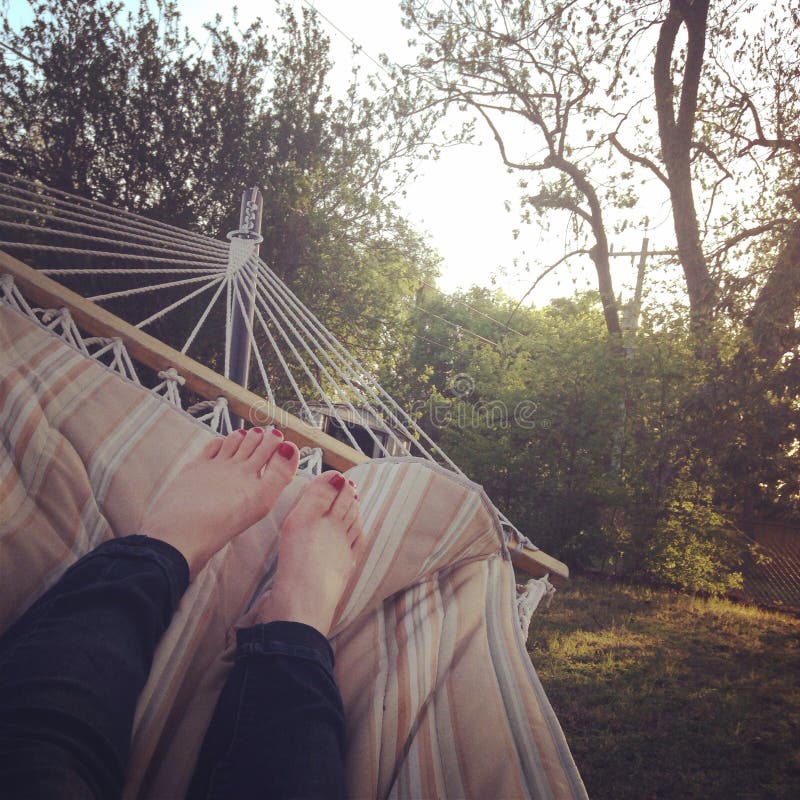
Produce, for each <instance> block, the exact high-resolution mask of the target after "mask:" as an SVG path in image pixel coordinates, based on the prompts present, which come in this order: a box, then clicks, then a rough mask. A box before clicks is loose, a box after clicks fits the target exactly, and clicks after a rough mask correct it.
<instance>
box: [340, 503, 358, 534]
mask: <svg viewBox="0 0 800 800" xmlns="http://www.w3.org/2000/svg"><path fill="white" fill-rule="evenodd" d="M358 516H359V514H358V503H356V502H354V503H351V504H350V508H348V509H347V513H346V514H345V515H344V518H343V519H342V526H343V528H344V530H345V531H347V535H348V538H349V537H350V529H351V527H354V526H355V525H356V522H357V521H358Z"/></svg>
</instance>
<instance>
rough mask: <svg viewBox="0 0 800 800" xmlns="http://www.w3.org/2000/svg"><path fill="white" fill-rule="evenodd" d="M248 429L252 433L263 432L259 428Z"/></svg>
mask: <svg viewBox="0 0 800 800" xmlns="http://www.w3.org/2000/svg"><path fill="white" fill-rule="evenodd" d="M250 430H251V431H253V433H264V431H262V430H261V428H250Z"/></svg>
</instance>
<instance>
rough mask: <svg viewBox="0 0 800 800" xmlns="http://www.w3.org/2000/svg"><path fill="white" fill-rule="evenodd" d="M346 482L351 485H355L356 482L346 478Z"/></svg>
mask: <svg viewBox="0 0 800 800" xmlns="http://www.w3.org/2000/svg"><path fill="white" fill-rule="evenodd" d="M347 482H348V483H349V484H350V485H351V486H355V485H356V482H355V481H353V480H348V481H347Z"/></svg>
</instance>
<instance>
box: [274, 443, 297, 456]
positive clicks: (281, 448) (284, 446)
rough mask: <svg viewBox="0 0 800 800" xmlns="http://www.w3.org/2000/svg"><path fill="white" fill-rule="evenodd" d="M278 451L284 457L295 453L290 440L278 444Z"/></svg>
mask: <svg viewBox="0 0 800 800" xmlns="http://www.w3.org/2000/svg"><path fill="white" fill-rule="evenodd" d="M278 452H279V453H280V454H281V455H282V456H283V457H284V458H291V457H292V456H293V455H294V447H293V446H292V445H291V444H290V443H289V442H281V443H280V444H279V445H278Z"/></svg>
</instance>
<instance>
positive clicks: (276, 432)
mask: <svg viewBox="0 0 800 800" xmlns="http://www.w3.org/2000/svg"><path fill="white" fill-rule="evenodd" d="M269 432H270V433H271V434H272V435H273V436H280V437H281V438H283V434H282V433H281V432H280V431H279V430H278V429H277V428H270V431H269Z"/></svg>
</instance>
